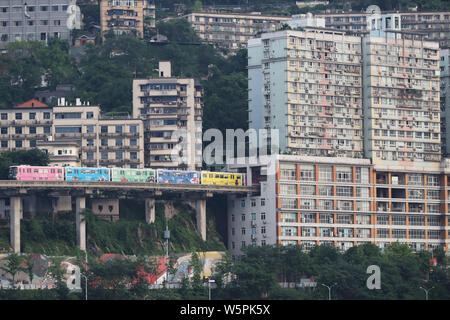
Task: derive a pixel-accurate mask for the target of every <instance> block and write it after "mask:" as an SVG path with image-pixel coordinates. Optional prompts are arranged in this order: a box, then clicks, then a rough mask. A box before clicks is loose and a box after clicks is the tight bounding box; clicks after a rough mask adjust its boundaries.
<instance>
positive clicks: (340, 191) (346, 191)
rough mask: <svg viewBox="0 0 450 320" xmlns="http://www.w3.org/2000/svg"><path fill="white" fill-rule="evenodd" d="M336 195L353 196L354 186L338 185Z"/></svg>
mask: <svg viewBox="0 0 450 320" xmlns="http://www.w3.org/2000/svg"><path fill="white" fill-rule="evenodd" d="M336 196H338V197H353V187H340V186H337V187H336Z"/></svg>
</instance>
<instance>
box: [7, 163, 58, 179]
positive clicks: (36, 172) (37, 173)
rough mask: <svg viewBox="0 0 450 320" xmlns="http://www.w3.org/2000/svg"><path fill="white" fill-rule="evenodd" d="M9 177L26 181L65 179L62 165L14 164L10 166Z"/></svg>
mask: <svg viewBox="0 0 450 320" xmlns="http://www.w3.org/2000/svg"><path fill="white" fill-rule="evenodd" d="M9 178H10V179H12V180H24V181H63V180H64V169H63V168H62V167H37V166H13V167H10V168H9Z"/></svg>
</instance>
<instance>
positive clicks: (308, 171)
mask: <svg viewBox="0 0 450 320" xmlns="http://www.w3.org/2000/svg"><path fill="white" fill-rule="evenodd" d="M314 171H315V170H314V165H303V164H302V165H301V166H300V180H303V181H314V180H315V174H314Z"/></svg>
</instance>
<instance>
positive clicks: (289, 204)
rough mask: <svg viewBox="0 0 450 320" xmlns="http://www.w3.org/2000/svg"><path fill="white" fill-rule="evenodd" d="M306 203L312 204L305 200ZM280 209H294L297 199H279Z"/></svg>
mask: <svg viewBox="0 0 450 320" xmlns="http://www.w3.org/2000/svg"><path fill="white" fill-rule="evenodd" d="M307 201H308V202H312V200H307ZM281 208H286V209H296V208H297V199H285V198H281Z"/></svg>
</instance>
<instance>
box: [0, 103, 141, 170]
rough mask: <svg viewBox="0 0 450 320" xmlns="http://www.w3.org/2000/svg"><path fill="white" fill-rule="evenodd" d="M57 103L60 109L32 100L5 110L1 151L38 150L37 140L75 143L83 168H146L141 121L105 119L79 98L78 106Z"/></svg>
mask: <svg viewBox="0 0 450 320" xmlns="http://www.w3.org/2000/svg"><path fill="white" fill-rule="evenodd" d="M58 102H59V103H58V106H56V107H53V108H51V107H48V106H46V105H45V104H43V103H40V102H39V101H37V100H34V102H33V100H32V102H28V103H25V104H23V105H21V106H17V107H15V108H12V109H4V110H2V112H1V113H0V130H1V131H0V152H3V151H7V150H12V151H15V150H24V149H30V148H36V147H39V145H38V144H37V142H38V141H44V142H45V141H46V142H47V143H49V142H58V143H62V144H64V143H73V142H76V143H77V144H78V146H79V153H78V155H79V160H80V161H81V165H82V166H88V167H99V166H103V167H124V168H143V167H144V135H143V132H144V130H143V123H142V120H140V119H132V118H131V117H128V116H127V117H115V118H114V117H106V116H103V115H101V114H100V107H98V106H89V105H87V104H82V103H81V102H80V101H79V99H77V103H76V104H75V105H69V104H68V103H67V102H66V101H65V99H60V100H59V101H58ZM40 146H41V148H44V147H43V146H42V144H40ZM54 148H55V147H54V146H53V147H52V149H54ZM63 149H64V148H60V149H57V150H63ZM47 150H49V149H48V146H47ZM66 150H70V148H69V149H68V148H66ZM73 152H75V151H73ZM70 160H75V159H72V158H71V159H70Z"/></svg>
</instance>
